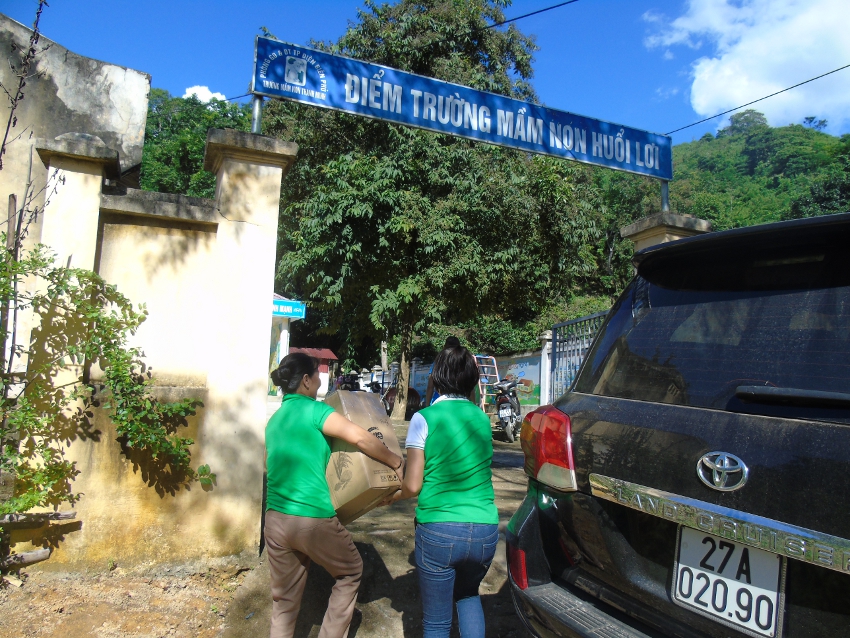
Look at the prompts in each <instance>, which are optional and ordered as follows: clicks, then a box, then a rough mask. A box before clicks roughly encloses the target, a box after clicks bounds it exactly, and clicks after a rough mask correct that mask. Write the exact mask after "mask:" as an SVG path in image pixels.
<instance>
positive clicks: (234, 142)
mask: <svg viewBox="0 0 850 638" xmlns="http://www.w3.org/2000/svg"><path fill="white" fill-rule="evenodd" d="M297 151H298V146H297V145H296V144H293V143H290V142H282V141H280V140H276V139H274V138H270V137H263V136H260V135H254V134H251V133H243V132H239V131H232V130H218V129H213V130H210V131H209V133H208V135H207V146H206V153H205V157H204V168H205V169H206V170H208V171H211V172H213V173H215V174H216V178H217V185H216V195H215V211H216V213H217V217H218V219H217V221H218V232H217V238H216V248H215V264H216V267H215V268H216V272H214V273H211V278H212V279H213V281H214V282H215V286H216V289H217V293H218V294H217V295H216V296H217V297H218V298H219V299H223V300H226V302H225V303H224V304H223V306H222V305H219V306H218V307H216V308H210V309H209V310H210V311H209V315H208V316H209V318H210V321H213V322H215V329H214V330H213V331H212V334H213V335H215V337H214V340H213V342H211V343H210V344H209V349H210V360H209V366H208V372H207V392H208V394H207V405H206V414H207V417H206V418H207V422H206V424H205V428H204V429H205V435H204V437H205V441H204V444H205V445H204V448H205V450H207V456H206V459H207V461H208V462H209V463H210V465H212V466H213V467H215V468H217V470H218V475H219V477H223V476H230V477H231V478H232V479H236V478H237V477H241V479H242V480H243V481H244V480H246V479H247V480H248V482H250V483H251V485H245V484H244V482H243V483H242V485H240V486H239V488H240V489H241V490H245V489H246V488H247V491H248V492H250V493H253V494H256V495H257V498H258V499H259V498H260V495H261V493H262V483H261V479H262V474H261V472H250V471H249V472H246V470H247V469H248V468H249V467H259V468H262V465H263V457H262V452H263V451H262V447H260V449H256V450H254V449H241V447H240V444H241V442H244V441H247V440H251V441H256V440H259V441H262V440H263V433H264V427H265V423H266V401H267V396H268V359H269V335H270V334H271V328H272V316H271V312H270V308H269V305H270V304H269V301H270V299H271V296H272V293H273V292H274V273H275V250H276V247H277V222H278V210H279V207H280V184H281V180H282V179H283V176H284V175H285V174H286V172H288V170H289V168H290V167H291V165H292V163H293V162H294V161H295V156H296V153H297ZM240 424H241V425H240ZM246 427H248V428H250V429H253V430H254V431H253V432H246V431H245V430H244V428H246ZM246 435H253V436H246ZM255 437H256V438H255ZM254 483H256V484H254ZM233 487H234V488H235V487H236V486H233ZM251 509H253V508H251ZM245 514H247V512H246V513H245ZM252 514H253V515H254V516H256V517H257V518H256V521H257V523H256V525H257V540H258V539H259V511H255V512H252Z"/></svg>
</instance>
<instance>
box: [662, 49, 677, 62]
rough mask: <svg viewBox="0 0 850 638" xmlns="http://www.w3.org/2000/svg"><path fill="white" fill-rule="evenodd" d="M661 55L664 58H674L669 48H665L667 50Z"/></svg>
mask: <svg viewBox="0 0 850 638" xmlns="http://www.w3.org/2000/svg"><path fill="white" fill-rule="evenodd" d="M662 57H663V58H664V59H665V60H672V59H673V58H675V57H676V56H675V55H673V52H672V51H671V50H670V49H667V50H666V51H665V52H664V55H663V56H662Z"/></svg>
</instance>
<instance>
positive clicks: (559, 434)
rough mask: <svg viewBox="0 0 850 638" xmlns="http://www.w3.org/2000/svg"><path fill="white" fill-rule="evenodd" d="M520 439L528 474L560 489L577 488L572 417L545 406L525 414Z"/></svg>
mask: <svg viewBox="0 0 850 638" xmlns="http://www.w3.org/2000/svg"><path fill="white" fill-rule="evenodd" d="M519 437H520V443H521V445H522V451H523V454H525V473H526V474H528V475H529V476H530V477H531V478H533V479H537V480H538V481H540V482H541V483H544V484H546V485H548V486H550V487H554V488H556V489H558V490H562V491H565V492H571V491H574V490H575V489H576V473H575V464H574V463H573V445H572V431H571V429H570V417H568V416H567V415H566V414H564V413H563V412H561V411H560V410H558V409H557V408H555V407H553V406H551V405H544V406H542V407H539V408H537V409H536V410H534V411H533V412H529V413H528V414H527V415H526V417H525V420H524V421H523V422H522V431H521V433H520V435H519Z"/></svg>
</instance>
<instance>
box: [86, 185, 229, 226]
mask: <svg viewBox="0 0 850 638" xmlns="http://www.w3.org/2000/svg"><path fill="white" fill-rule="evenodd" d="M100 210H101V211H103V212H108V213H119V214H123V215H134V216H138V217H154V218H158V219H163V218H166V219H180V220H183V221H188V222H196V223H201V224H218V222H219V221H220V220H221V218H220V216H219V214H218V212H217V211H216V209H215V202H214V201H213V200H211V199H205V198H202V197H189V196H187V195H173V194H171V193H155V192H152V191H142V190H137V189H134V188H128V189H127V190H126V192H124V193H122V192H112V193H110V192H109V191H104V193H103V195H102V196H101V200H100Z"/></svg>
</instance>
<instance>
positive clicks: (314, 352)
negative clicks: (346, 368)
mask: <svg viewBox="0 0 850 638" xmlns="http://www.w3.org/2000/svg"><path fill="white" fill-rule="evenodd" d="M289 352H303V353H304V354H306V355H308V356H310V357H316V358H317V359H330V360H331V361H339V357H337V356H336V355H335V354H334V353H333V352H331V351H330V350H328V349H327V348H290V349H289Z"/></svg>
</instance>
